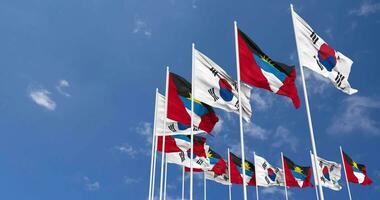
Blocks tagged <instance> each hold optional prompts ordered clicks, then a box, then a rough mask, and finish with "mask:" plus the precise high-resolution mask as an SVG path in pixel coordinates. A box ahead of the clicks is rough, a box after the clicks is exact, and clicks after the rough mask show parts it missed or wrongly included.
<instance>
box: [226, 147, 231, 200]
mask: <svg viewBox="0 0 380 200" xmlns="http://www.w3.org/2000/svg"><path fill="white" fill-rule="evenodd" d="M227 162H228V182H229V184H228V196H229V200H232V194H231V165H230V148H228V159H227Z"/></svg>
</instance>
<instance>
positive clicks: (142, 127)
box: [135, 122, 153, 144]
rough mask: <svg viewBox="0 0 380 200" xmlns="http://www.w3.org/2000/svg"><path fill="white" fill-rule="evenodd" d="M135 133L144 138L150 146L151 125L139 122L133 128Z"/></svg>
mask: <svg viewBox="0 0 380 200" xmlns="http://www.w3.org/2000/svg"><path fill="white" fill-rule="evenodd" d="M135 132H136V133H137V134H140V135H141V136H143V137H145V138H146V140H147V142H148V144H152V135H153V125H152V123H150V122H140V124H139V125H138V126H137V127H136V128H135Z"/></svg>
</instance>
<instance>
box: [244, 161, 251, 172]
mask: <svg viewBox="0 0 380 200" xmlns="http://www.w3.org/2000/svg"><path fill="white" fill-rule="evenodd" d="M244 167H245V170H248V171H250V170H251V166H250V165H249V163H248V162H245V164H244Z"/></svg>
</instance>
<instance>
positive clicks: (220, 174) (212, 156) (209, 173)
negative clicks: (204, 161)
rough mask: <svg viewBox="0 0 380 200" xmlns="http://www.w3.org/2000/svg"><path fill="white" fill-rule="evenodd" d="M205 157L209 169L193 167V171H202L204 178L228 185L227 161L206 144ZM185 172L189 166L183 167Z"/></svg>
mask: <svg viewBox="0 0 380 200" xmlns="http://www.w3.org/2000/svg"><path fill="white" fill-rule="evenodd" d="M205 149H206V151H207V158H208V160H209V162H210V169H209V170H206V171H204V170H199V169H193V171H194V172H203V173H205V175H206V179H208V180H212V181H215V182H217V183H221V184H223V185H229V178H228V168H227V162H226V161H225V160H224V159H223V158H222V157H221V156H220V155H219V154H218V153H216V152H215V151H214V150H212V149H211V148H210V146H208V145H206V147H205ZM185 171H186V172H189V171H190V169H189V168H185Z"/></svg>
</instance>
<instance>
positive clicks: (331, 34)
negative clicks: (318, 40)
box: [325, 27, 334, 39]
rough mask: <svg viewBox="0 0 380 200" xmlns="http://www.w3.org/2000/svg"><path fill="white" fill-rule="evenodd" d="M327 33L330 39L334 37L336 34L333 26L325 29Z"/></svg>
mask: <svg viewBox="0 0 380 200" xmlns="http://www.w3.org/2000/svg"><path fill="white" fill-rule="evenodd" d="M325 34H326V35H327V37H329V38H330V39H334V35H333V33H332V28H331V27H330V28H328V29H326V30H325Z"/></svg>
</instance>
